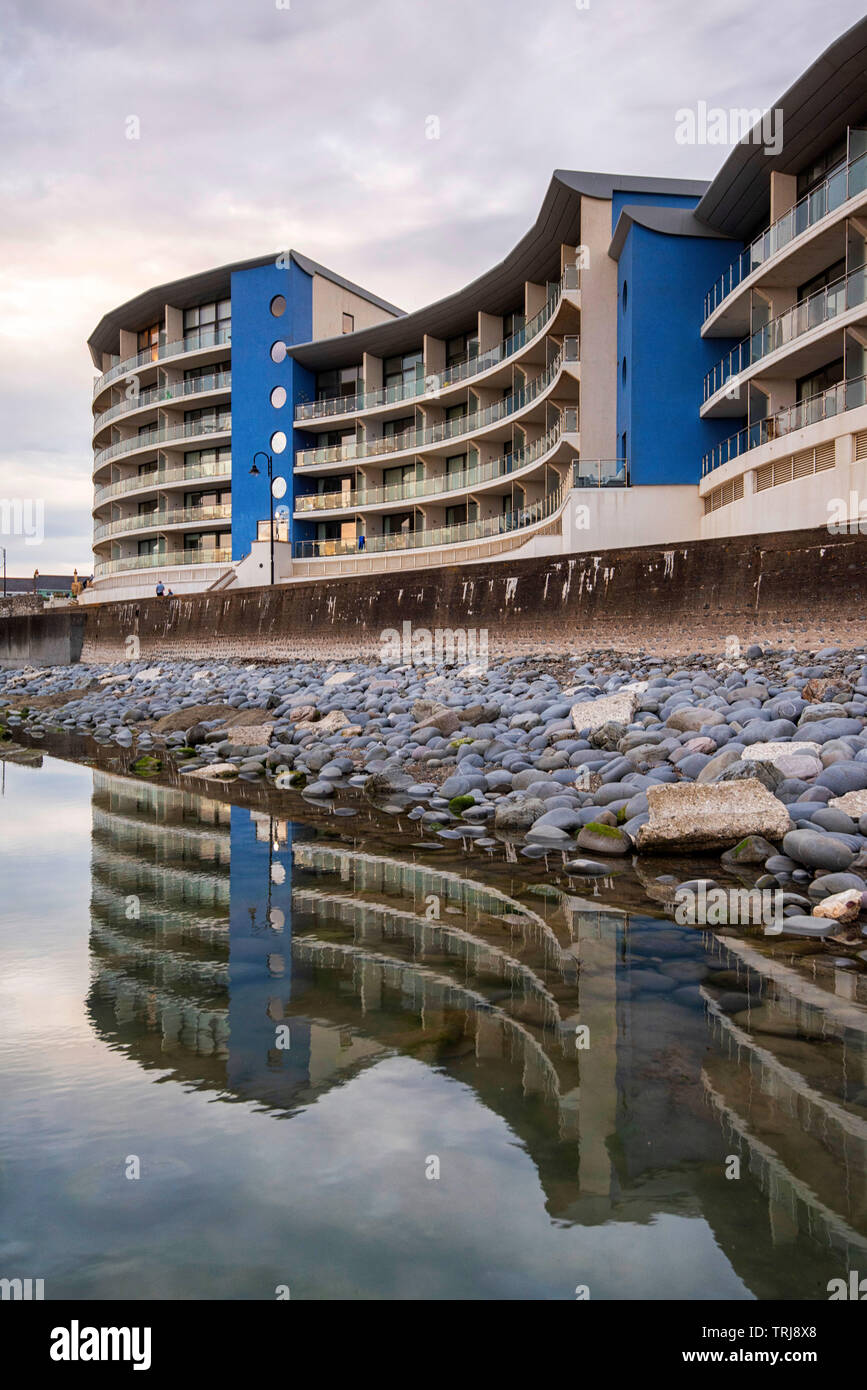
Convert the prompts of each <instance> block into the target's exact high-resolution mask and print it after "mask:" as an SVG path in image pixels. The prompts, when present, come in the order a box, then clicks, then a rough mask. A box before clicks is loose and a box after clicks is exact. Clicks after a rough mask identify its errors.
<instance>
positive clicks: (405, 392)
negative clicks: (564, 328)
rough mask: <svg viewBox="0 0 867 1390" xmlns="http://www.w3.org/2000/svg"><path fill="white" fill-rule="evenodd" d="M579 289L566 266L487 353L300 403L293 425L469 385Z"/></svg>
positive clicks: (532, 335) (530, 338)
mask: <svg viewBox="0 0 867 1390" xmlns="http://www.w3.org/2000/svg"><path fill="white" fill-rule="evenodd" d="M579 288H580V272H579V270H578V267H577V266H575V265H570V266H567V267H566V269H565V271H564V272H563V275H562V277H561V279H560V281H559V282H558V285H557V289H556V291H555V293H554V294H553V295H551V296H550V297H549V298H548V299H547V300H546V301H545V303H544V305H543V306H542V308H541V309H540V310H539V312H538V313H537V314H535V315H534V316H533V318H531V319H528V321H527V323H526V324H525V325H524V327H523V328H521V329H519V330H518V332H517V333H513V334H511V335H510V336H509V337H508V338H504V339H503V340H502V341H501V342H499V343H497V345H496V346H495V347H492V348H490V349H489V350H488V351H487V352H483V353H479V354H478V355H476V356H474V357H468V358H466V359H465V360H464V361H463V362H457V363H455V364H454V365H453V366H451V367H448V368H446V370H445V371H442V372H433V373H429V374H428V375H427V376H424V377H421V378H419V379H418V380H416V381H411V382H407V383H404V384H402V385H400V386H382V387H379V388H378V389H377V390H374V391H364V392H361V393H360V394H358V395H355V396H330V397H328V398H327V399H325V400H321V401H303V402H302V403H301V404H300V405H297V406H296V407H295V423H296V424H300V425H303V424H304V423H305V422H306V421H309V420H325V419H331V418H332V417H333V416H336V415H357V414H358V413H359V412H360V411H363V410H373V409H375V408H376V407H377V406H388V405H399V404H400V403H401V402H402V401H415V400H418V399H419V398H420V397H422V396H430V397H431V398H436V397H437V396H438V395H439V394H440V393H441V392H442V391H443V390H444V389H445V388H446V387H447V386H455V385H458V384H460V383H461V382H468V381H471V380H473V379H474V378H476V377H480V376H484V374H485V373H486V372H489V371H491V370H492V369H493V368H494V367H499V366H502V364H503V363H504V362H507V361H508V360H509V359H510V358H512V357H515V356H516V355H517V354H518V353H520V352H522V351H523V349H524V348H525V347H528V346H529V345H530V344H531V343H532V342H534V341H535V339H537V338H538V337H539V336H540V335H541V334H542V333H543V332H544V330H545V328H546V327H547V326H548V324H549V323H550V322H551V320H552V319H553V317H554V315H555V314H556V312H557V310H558V309H559V307H560V304H561V303H562V300H563V296H564V294H566V293H569V292H575V291H577V290H578V289H579Z"/></svg>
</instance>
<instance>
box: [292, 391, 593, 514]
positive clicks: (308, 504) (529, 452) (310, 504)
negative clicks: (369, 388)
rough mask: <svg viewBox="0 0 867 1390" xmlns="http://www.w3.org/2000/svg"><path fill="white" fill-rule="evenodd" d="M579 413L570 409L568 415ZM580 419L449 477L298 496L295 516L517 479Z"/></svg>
mask: <svg viewBox="0 0 867 1390" xmlns="http://www.w3.org/2000/svg"><path fill="white" fill-rule="evenodd" d="M573 414H574V415H577V412H576V411H569V412H567V415H573ZM577 424H578V422H577V419H576V420H574V421H571V420H568V421H567V422H566V424H565V426H564V425H561V424H560V423H558V424H556V425H555V426H554V427H553V428H552V429H550V430H548V432H547V434H545V435H543V436H542V438H541V439H537V440H536V441H535V443H533V444H529V445H527V447H526V448H524V449H519V450H518V451H517V452H516V453H514V454H510V455H508V457H507V458H504V459H495V460H494V461H493V462H491V463H485V464H481V465H479V466H478V467H477V468H468V469H466V470H465V471H464V472H463V473H455V474H452V475H451V476H450V477H448V476H446V475H445V474H440V476H439V477H436V478H418V479H415V480H414V481H412V482H408V483H393V484H391V485H389V486H387V487H370V488H359V489H358V490H357V491H354V492H322V493H319V492H312V493H308V494H307V495H306V496H301V497H296V498H295V515H296V516H301V517H304V516H309V515H310V514H311V513H314V512H320V511H347V510H348V511H357V510H358V509H359V508H364V507H377V506H382V505H383V504H386V505H387V504H388V503H393V502H406V501H411V500H413V499H416V498H419V497H436V496H442V495H445V494H448V493H451V492H466V491H468V490H470V489H473V488H477V487H483V486H484V485H485V484H487V483H496V482H498V481H500V479H502V478H514V477H515V475H516V474H519V473H520V474H523V473H524V472H525V471H526V470H527V469H528V468H530V467H531V466H533V465H535V464H538V463H541V462H543V461H544V460H545V459H546V458H547V457H548V455H550V454H552V453H553V452H554V450H555V449H556V448H557V446H558V444H559V443H560V442H561V440H563V439H564V438H565V436H566V434H567V433H574V432H575V431H576V430H577Z"/></svg>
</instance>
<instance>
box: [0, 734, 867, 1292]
mask: <svg viewBox="0 0 867 1390" xmlns="http://www.w3.org/2000/svg"><path fill="white" fill-rule="evenodd" d="M0 770H2V798H0V814H2V834H0V885H2V886H0V993H2V1000H0V1010H2V1018H3V1028H2V1036H0V1088H2V1096H3V1125H2V1128H0V1277H5V1278H33V1279H43V1280H44V1281H45V1285H44V1287H45V1297H46V1298H47V1299H52V1298H54V1299H58V1298H71V1299H72V1298H85V1299H98V1298H121V1299H150V1298H170V1299H193V1298H206V1299H232V1298H243V1299H268V1300H273V1299H275V1298H278V1297H287V1296H288V1297H291V1298H292V1299H305V1298H306V1299H312V1298H315V1299H325V1298H333V1299H420V1298H428V1299H565V1300H574V1299H575V1298H576V1296H579V1297H580V1296H582V1294H584V1293H585V1292H586V1293H589V1296H590V1297H591V1298H592V1299H659V1298H676V1299H709V1300H713V1299H729V1298H738V1299H752V1298H758V1299H766V1298H793V1299H826V1298H827V1296H828V1294H827V1284H828V1281H829V1280H830V1279H832V1278H836V1277H841V1276H842V1277H845V1276H846V1274H847V1271H848V1270H849V1269H850V1268H856V1269H857V1268H861V1269H867V1189H865V1167H867V1011H865V1009H864V1008H863V1004H862V988H863V987H862V980H867V975H863V976H862V975H860V974H858V972H857V971H853V970H852V969H851V968H848V969H843V968H840V969H836V968H834V965H833V962H829V961H828V960H827V957H823V958H822V960H821V961H819V959H818V957H817V956H811V955H810V954H809V950H810V948H809V946H808V945H806V944H805V945H804V948H803V950H802V951H801V952H800V954H798V955H792V954H791V953H787V951H786V949H785V948H784V947H782V946H781V945H780V944H779V943H778V944H777V946H776V947H775V948H774V949H773V950H771V949H770V948H769V947H768V945H767V943H765V944H764V945H763V943H762V942H761V941H760V940H758V939H757V938H756V937H755V936H753V937H750V936H749V934H748V933H742V934H737V933H734V934H733V933H728V934H724V933H719V932H714V931H711V930H700V929H696V928H695V927H689V926H678V925H676V924H674V923H672V922H668V921H664V920H659V919H658V918H653V917H649V916H643V915H637V914H635V913H627V912H623V911H619V910H616V909H613V908H610V907H609V908H606V907H603V906H600V905H599V904H598V903H597V904H594V902H593V900H592V899H585V898H582V897H579V896H573V895H572V894H571V893H570V892H569V891H562V890H561V889H559V888H557V889H554V888H551V889H550V890H549V891H548V892H543V893H540V892H539V891H538V888H536V889H534V888H532V887H531V886H528V885H526V884H522V883H521V880H520V870H519V869H516V870H515V872H514V876H512V877H509V875H504V874H503V872H502V869H501V867H500V868H499V869H497V870H495V866H494V865H493V864H490V863H487V862H486V861H485V856H483V855H481V854H479V855H477V856H475V857H473V858H472V859H466V858H463V857H461V856H460V853H459V852H458V851H456V855H457V857H456V858H454V859H448V858H445V857H443V856H442V855H440V856H439V857H436V856H433V855H430V854H427V855H426V854H425V853H424V852H423V851H420V850H418V849H413V848H412V847H411V846H409V845H408V846H407V847H406V848H405V849H400V850H395V849H394V847H386V846H382V845H380V846H378V845H377V843H375V842H373V841H371V840H370V839H365V840H364V841H362V840H361V839H360V838H359V839H354V838H353V834H354V833H358V832H353V829H352V826H351V823H349V822H346V821H343V822H340V821H337V820H335V821H334V830H333V833H331V832H329V831H323V830H322V829H321V828H314V827H313V826H312V825H305V824H303V823H298V822H294V821H287V820H285V819H279V818H277V817H275V816H272V815H270V814H268V813H266V812H262V811H251V810H249V809H247V808H245V807H242V806H237V805H235V806H232V805H229V804H228V803H227V802H226V801H225V800H216V799H211V798H209V797H208V796H207V795H204V796H202V795H196V794H193V793H190V792H187V791H186V790H179V789H174V788H171V787H166V786H161V785H155V784H152V783H147V782H142V781H138V780H133V779H130V778H126V777H122V776H118V775H114V774H113V773H109V772H105V771H100V770H98V769H97V768H91V767H87V766H82V765H78V764H75V763H71V762H64V761H60V760H58V759H56V758H52V757H45V758H44V759H43V761H42V765H41V766H35V765H34V766H18V765H14V764H11V763H10V764H2V769H0Z"/></svg>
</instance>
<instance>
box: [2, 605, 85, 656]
mask: <svg viewBox="0 0 867 1390" xmlns="http://www.w3.org/2000/svg"><path fill="white" fill-rule="evenodd" d="M85 624H86V616H85V614H84V613H81V612H77V611H70V610H68V609H61V610H60V611H58V612H55V613H27V614H18V615H17V616H15V617H11V618H0V667H2V668H4V669H11V668H17V667H21V666H69V665H71V664H73V663H74V662H76V661H79V660H80V659H81V649H82V644H83V641H84V629H85Z"/></svg>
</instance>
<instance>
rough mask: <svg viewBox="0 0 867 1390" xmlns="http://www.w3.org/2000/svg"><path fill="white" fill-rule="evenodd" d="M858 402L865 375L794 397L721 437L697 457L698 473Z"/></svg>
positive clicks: (866, 387) (864, 394) (865, 395)
mask: <svg viewBox="0 0 867 1390" xmlns="http://www.w3.org/2000/svg"><path fill="white" fill-rule="evenodd" d="M861 405H867V377H864V376H861V377H855V378H853V379H852V380H851V381H841V382H840V383H839V384H838V385H837V386H830V387H829V388H828V390H827V391H820V392H819V393H818V394H817V395H815V396H810V397H809V398H808V399H807V400H804V401H798V402H797V404H796V405H790V406H786V408H785V409H784V410H778V411H777V413H776V414H775V415H769V416H768V418H767V419H766V420H757V421H756V423H755V424H753V425H749V426H747V428H746V429H742V430H738V432H737V434H732V435H730V436H729V438H728V439H724V440H722V442H721V443H719V444H717V446H716V447H715V448H714V449H711V450H710V451H709V452H708V453H706V454H705V455H704V457H703V459H702V461H701V476H702V477H703V478H705V477H707V475H708V473H713V471H714V469H716V468H721V467H722V465H723V464H724V463H730V462H731V461H732V459H736V458H739V457H740V456H741V455H742V454H745V453H748V452H749V451H750V450H751V449H758V448H761V446H762V445H763V444H769V443H770V442H771V440H772V439H782V438H783V437H784V436H785V435H787V434H792V433H793V432H794V431H795V430H802V429H805V428H806V427H807V426H808V425H817V424H820V423H821V421H822V420H832V419H833V418H834V416H835V415H841V414H843V413H844V412H845V411H847V410H857V409H858V407H859V406H861Z"/></svg>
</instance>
